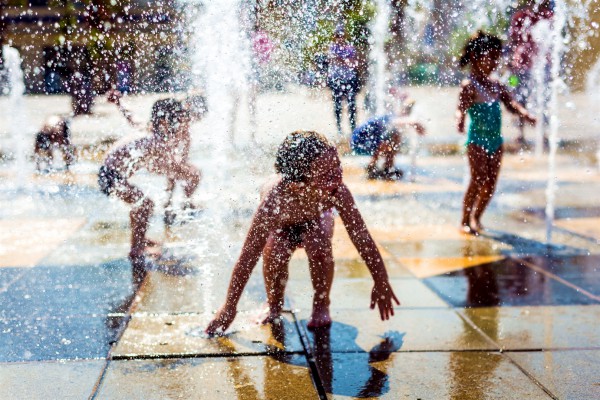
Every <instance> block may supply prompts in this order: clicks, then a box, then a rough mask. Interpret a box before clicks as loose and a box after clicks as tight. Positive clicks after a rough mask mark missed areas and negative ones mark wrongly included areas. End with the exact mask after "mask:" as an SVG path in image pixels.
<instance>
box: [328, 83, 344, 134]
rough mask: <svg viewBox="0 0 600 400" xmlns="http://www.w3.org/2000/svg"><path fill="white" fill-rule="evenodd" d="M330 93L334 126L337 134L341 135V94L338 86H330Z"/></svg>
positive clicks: (337, 84) (334, 84)
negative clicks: (331, 95)
mask: <svg viewBox="0 0 600 400" xmlns="http://www.w3.org/2000/svg"><path fill="white" fill-rule="evenodd" d="M331 92H332V93H333V111H334V113H335V125H336V127H337V131H338V134H340V135H341V134H342V98H343V97H344V96H343V93H342V90H341V89H340V84H339V83H338V82H335V83H333V84H332V85H331Z"/></svg>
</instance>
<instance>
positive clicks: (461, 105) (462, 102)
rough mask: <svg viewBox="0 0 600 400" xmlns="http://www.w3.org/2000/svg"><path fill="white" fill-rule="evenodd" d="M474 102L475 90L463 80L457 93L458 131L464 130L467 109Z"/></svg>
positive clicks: (462, 131)
mask: <svg viewBox="0 0 600 400" xmlns="http://www.w3.org/2000/svg"><path fill="white" fill-rule="evenodd" d="M474 102H475V91H474V90H473V87H472V85H471V84H470V83H469V82H464V83H463V84H462V86H461V88H460V93H459V95H458V108H457V109H456V129H457V130H458V132H460V133H464V132H465V119H466V117H467V110H468V109H469V108H470V107H471V106H472V105H473V103H474Z"/></svg>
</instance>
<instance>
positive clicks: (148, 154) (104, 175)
mask: <svg viewBox="0 0 600 400" xmlns="http://www.w3.org/2000/svg"><path fill="white" fill-rule="evenodd" d="M188 119H189V117H188V116H187V113H186V111H185V110H184V108H183V106H182V104H181V103H180V102H179V101H176V100H173V99H164V100H158V101H157V102H156V103H154V105H153V107H152V116H151V125H152V135H151V136H147V137H143V138H141V139H137V140H134V141H132V142H130V143H128V144H125V145H123V146H120V147H118V148H116V149H115V150H113V151H111V152H109V154H108V156H107V157H106V159H105V160H104V164H103V165H102V167H100V172H99V175H98V184H99V186H100V189H101V190H102V192H103V193H104V194H106V195H113V194H114V195H115V196H117V197H118V198H120V199H121V200H123V201H125V202H126V203H128V204H131V205H132V206H133V208H132V209H131V211H130V214H129V216H130V222H131V250H130V251H129V259H130V261H131V264H132V269H133V280H134V283H136V284H139V283H140V282H141V281H142V280H143V278H144V276H145V274H146V271H145V258H144V255H145V253H146V252H147V251H149V250H151V248H152V247H156V246H157V243H155V242H153V241H151V240H149V239H148V238H146V231H147V230H148V222H149V220H150V217H151V215H152V212H153V209H154V203H153V201H152V200H151V199H150V198H149V197H147V196H146V195H145V194H144V193H143V192H142V191H141V190H140V189H139V188H137V187H136V186H135V185H133V184H132V183H131V182H130V181H129V179H130V178H131V176H133V175H134V174H135V173H136V172H137V171H138V170H140V169H142V168H146V169H147V170H148V171H149V172H151V173H155V174H158V175H164V176H166V177H167V178H169V179H174V180H181V181H184V182H185V185H184V192H185V195H186V196H187V197H188V198H189V197H191V196H192V194H193V193H194V191H195V190H196V188H197V187H198V184H199V183H200V174H199V172H198V171H197V170H196V169H195V168H190V167H189V166H188V165H187V164H186V163H182V162H181V160H180V159H179V158H178V157H177V154H176V149H177V147H178V146H179V138H180V136H181V133H180V132H181V130H185V129H187V124H188V123H189V121H188Z"/></svg>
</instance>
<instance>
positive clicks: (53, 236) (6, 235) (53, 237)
mask: <svg viewBox="0 0 600 400" xmlns="http://www.w3.org/2000/svg"><path fill="white" fill-rule="evenodd" d="M84 223H85V219H84V218H73V219H59V218H54V219H33V218H18V219H3V220H0V243H2V246H1V247H0V267H7V266H14V267H20V266H23V267H32V266H34V265H36V264H37V263H38V262H39V261H40V260H41V259H42V258H43V257H44V256H46V255H47V254H49V253H50V252H51V251H52V250H53V249H55V248H56V247H58V246H59V245H60V244H61V243H62V242H63V241H64V240H65V239H67V238H68V237H70V236H71V235H73V234H74V233H75V232H77V230H79V229H80V228H81V227H82V226H83V224H84Z"/></svg>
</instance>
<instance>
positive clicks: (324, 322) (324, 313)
mask: <svg viewBox="0 0 600 400" xmlns="http://www.w3.org/2000/svg"><path fill="white" fill-rule="evenodd" d="M330 325H331V315H329V308H326V309H323V310H313V313H312V315H311V316H310V319H309V320H308V324H306V326H307V327H308V329H316V328H324V327H326V326H330Z"/></svg>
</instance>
